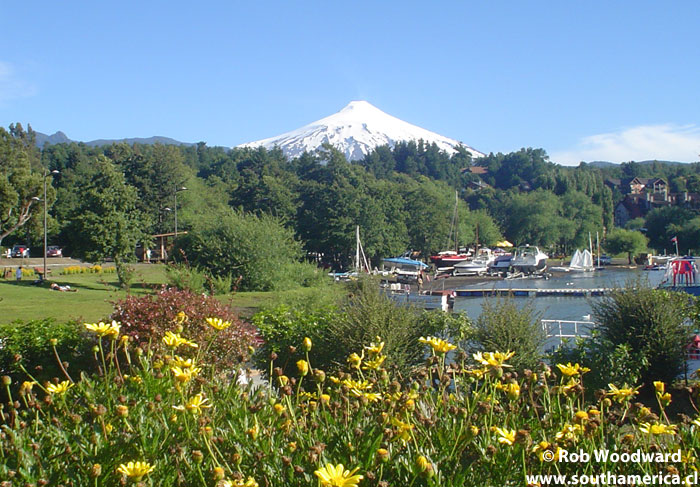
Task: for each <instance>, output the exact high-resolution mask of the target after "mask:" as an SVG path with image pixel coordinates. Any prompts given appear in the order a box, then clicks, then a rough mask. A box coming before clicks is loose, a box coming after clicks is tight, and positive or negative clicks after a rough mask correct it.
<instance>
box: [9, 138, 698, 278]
mask: <svg viewBox="0 0 700 487" xmlns="http://www.w3.org/2000/svg"><path fill="white" fill-rule="evenodd" d="M33 137H34V135H33V132H32V130H31V128H29V129H28V130H24V129H23V128H22V127H21V125H19V124H16V125H12V126H10V128H9V130H4V129H0V211H2V215H3V216H2V220H0V225H1V226H0V238H5V239H6V240H5V241H0V245H8V244H12V243H14V242H22V243H24V242H27V243H30V244H32V243H33V244H39V242H40V241H41V239H42V230H41V228H42V225H41V223H42V221H43V220H42V217H43V214H42V212H41V211H37V210H40V208H41V206H42V204H43V203H40V202H37V201H36V199H34V200H32V197H34V198H40V199H43V178H44V174H47V182H48V192H47V205H48V209H49V243H50V244H57V245H63V246H65V247H66V251H67V253H70V252H73V253H75V254H78V255H82V256H92V257H99V256H100V255H109V252H110V250H109V249H105V248H100V245H99V242H100V241H106V240H109V239H108V237H111V234H112V233H114V228H118V229H119V230H118V231H119V232H122V233H123V234H124V235H125V236H126V235H128V236H130V238H131V239H133V238H137V239H138V240H140V241H143V242H147V241H148V239H149V236H150V235H154V234H158V233H167V232H172V231H173V230H174V228H175V218H176V215H177V220H178V221H177V224H178V228H179V229H180V231H185V230H191V229H195V228H196V227H197V225H198V224H201V222H203V221H211V220H212V219H211V218H209V217H210V216H211V215H213V214H216V213H217V212H225V211H230V210H231V209H234V210H236V211H238V212H239V213H241V214H253V215H263V214H265V215H270V216H272V217H273V218H274V219H276V220H277V221H278V223H279V224H280V225H282V226H284V227H286V228H287V229H288V230H290V231H291V232H292V233H291V234H292V235H294V236H295V238H296V239H298V240H299V241H300V242H301V244H302V246H303V249H304V251H305V252H306V253H307V254H308V255H310V256H311V255H312V256H315V257H316V258H318V259H320V260H321V261H323V262H324V263H326V264H328V265H330V266H332V267H335V268H343V267H347V266H348V265H349V262H350V258H351V256H352V255H353V254H354V249H355V227H356V226H357V225H359V226H360V231H361V238H362V242H363V245H364V248H365V252H366V253H367V254H368V256H370V258H371V259H372V260H373V263H374V264H375V265H377V264H378V263H379V259H381V258H382V257H387V256H395V255H399V254H402V253H404V252H405V251H407V250H409V249H410V250H414V251H418V252H420V253H421V254H422V255H423V256H427V255H429V254H430V253H432V252H435V251H439V250H444V249H445V248H447V246H448V245H451V244H450V243H449V242H450V241H451V239H450V233H451V222H452V219H453V214H454V208H455V195H457V202H458V203H457V204H458V215H459V219H458V225H459V226H458V232H457V233H458V236H459V244H460V245H461V246H467V245H475V244H477V243H478V244H484V245H491V244H494V243H495V242H497V241H498V240H500V239H502V238H506V239H508V240H510V241H511V242H513V243H515V244H525V243H529V244H533V245H540V246H543V247H545V248H547V249H548V250H549V251H554V252H570V251H572V250H573V249H574V248H577V247H583V246H587V245H588V235H589V234H593V235H595V233H596V232H598V233H600V234H601V235H603V234H604V233H605V231H606V230H608V231H609V230H610V229H611V228H612V226H613V209H614V205H615V203H616V199H619V195H614V194H613V192H612V191H611V190H610V188H609V187H608V186H606V185H605V184H604V180H605V178H606V177H613V176H615V173H614V171H622V172H623V173H624V174H630V173H634V172H635V171H640V172H644V171H648V170H649V167H650V166H646V165H638V164H637V165H635V164H627V165H622V166H621V167H618V168H615V169H607V168H606V169H600V168H596V167H591V166H589V165H585V164H582V165H581V166H579V167H576V168H571V167H562V166H557V165H555V164H553V163H551V162H550V161H549V160H548V157H547V154H546V153H545V151H544V150H542V149H522V150H520V151H517V152H513V153H510V154H500V153H499V154H489V155H488V156H486V157H484V158H481V159H479V160H478V161H472V160H471V158H470V155H469V153H468V152H467V151H466V150H459V151H457V152H456V153H455V154H453V155H451V156H450V155H448V154H446V153H444V152H441V151H440V150H439V149H438V148H437V147H436V146H435V145H434V144H432V145H431V144H424V143H423V142H417V143H416V142H408V143H399V144H397V145H396V146H395V147H394V148H389V147H379V148H377V149H376V150H374V151H373V152H372V153H371V154H369V155H368V156H366V157H365V158H364V159H363V160H361V161H359V162H357V163H349V162H348V161H347V160H346V159H345V157H344V156H343V155H342V154H341V153H340V152H338V151H337V150H335V149H334V148H332V147H330V146H328V147H324V148H322V149H320V150H319V151H317V152H316V153H314V154H308V153H307V154H304V155H302V156H301V157H299V158H296V159H294V160H291V161H288V160H286V158H285V157H284V156H283V154H282V153H281V151H279V150H270V151H268V150H265V149H262V148H260V149H225V148H221V147H208V146H206V144H204V143H199V144H197V145H194V146H188V147H185V146H165V145H158V144H156V145H138V144H136V145H133V146H131V145H127V144H125V143H120V144H112V145H107V146H102V147H87V146H85V145H84V144H78V143H72V144H59V145H50V146H47V147H45V148H44V149H43V150H42V151H40V150H38V149H37V148H36V147H35V146H34V141H33ZM475 164H478V166H480V167H481V168H483V169H479V170H478V171H471V170H470V167H472V166H474V165H475ZM660 168H663V169H664V170H665V171H666V172H665V173H663V174H662V175H663V176H664V177H666V178H669V179H671V180H672V181H675V183H673V184H676V186H677V187H681V179H682V182H683V184H684V185H685V186H683V187H685V188H692V187H694V186H693V185H694V184H695V182H694V181H695V180H696V179H697V180H699V181H700V176H699V175H698V168H697V165H689V166H681V167H678V166H666V165H664V166H660ZM52 171H58V173H56V174H52V173H51V172H52ZM475 173H480V174H475ZM183 188H186V189H183ZM27 207H28V208H27ZM98 210H99V211H98ZM22 211H24V212H25V213H27V221H26V223H23V224H20V225H17V223H18V222H19V216H20V215H21V214H22ZM13 227H14V228H13ZM664 231H666V228H664ZM122 240H125V241H130V240H129V239H126V238H125V239H122ZM110 245H112V244H110ZM117 245H118V244H117ZM96 247H97V248H99V249H98V250H99V251H96V250H95V248H96ZM102 247H104V246H102ZM105 252H106V253H105Z"/></svg>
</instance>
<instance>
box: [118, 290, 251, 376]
mask: <svg viewBox="0 0 700 487" xmlns="http://www.w3.org/2000/svg"><path fill="white" fill-rule="evenodd" d="M180 312H183V313H185V315H186V316H187V319H186V320H185V321H184V322H183V323H182V324H179V320H178V319H177V318H178V313H180ZM207 318H221V319H222V320H224V321H229V322H230V323H231V326H229V327H228V328H226V329H225V330H221V331H218V330H215V329H214V328H213V327H211V326H210V325H209V324H208V323H207V322H206V319H207ZM110 319H112V320H116V321H119V322H121V324H122V328H121V331H122V333H124V334H125V335H129V336H131V337H132V339H133V340H134V342H136V343H138V344H140V345H141V346H142V347H149V346H150V347H151V348H152V349H154V350H160V349H162V348H163V346H164V344H163V341H162V338H163V336H164V335H165V332H166V331H173V332H176V331H178V329H179V328H180V327H182V336H183V337H184V338H187V339H188V340H192V341H195V342H197V343H198V344H199V346H200V353H202V355H201V358H202V359H203V360H205V361H206V362H207V363H208V364H211V365H214V366H217V367H228V366H231V365H233V364H235V363H239V362H241V361H244V360H247V358H248V355H249V353H248V347H249V346H250V345H255V344H256V342H257V334H256V330H255V328H254V327H253V326H251V325H250V324H248V323H245V322H243V321H241V320H240V319H238V316H237V315H236V313H235V312H234V311H233V310H232V309H231V308H230V307H229V306H227V305H225V304H223V303H222V302H220V301H218V300H217V299H215V298H213V297H210V296H206V295H204V294H195V293H192V292H190V291H181V290H178V289H175V288H165V287H164V288H163V289H161V290H160V291H159V292H158V293H156V294H154V295H148V296H138V297H137V296H128V297H127V298H125V299H122V300H120V301H117V302H116V303H114V312H113V313H112V315H111V316H110Z"/></svg>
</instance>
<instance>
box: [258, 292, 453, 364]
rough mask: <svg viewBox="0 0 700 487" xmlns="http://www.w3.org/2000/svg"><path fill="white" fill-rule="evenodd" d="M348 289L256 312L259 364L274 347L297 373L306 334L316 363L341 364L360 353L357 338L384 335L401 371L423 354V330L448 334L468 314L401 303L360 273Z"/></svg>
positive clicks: (364, 339) (390, 356) (365, 339)
mask: <svg viewBox="0 0 700 487" xmlns="http://www.w3.org/2000/svg"><path fill="white" fill-rule="evenodd" d="M349 291H350V292H349V294H347V295H345V296H344V297H342V298H340V299H339V300H338V301H337V302H336V303H335V304H332V305H328V304H327V305H325V306H323V307H316V308H315V307H313V306H308V303H307V305H298V306H289V305H281V306H277V307H275V308H272V309H268V310H263V311H261V312H259V313H257V314H256V315H255V316H254V317H253V324H255V325H256V326H257V328H258V329H259V330H260V333H261V337H262V338H263V340H264V345H263V346H262V348H261V350H260V353H259V354H257V358H256V360H257V364H258V366H259V367H261V368H262V369H263V370H265V369H264V364H266V363H267V360H269V357H270V353H271V352H275V353H276V354H277V355H278V356H279V359H278V361H277V364H278V365H280V366H282V367H283V369H284V371H285V373H287V374H288V375H296V371H295V369H294V364H295V363H296V361H297V360H299V359H301V358H303V357H304V353H303V351H302V350H300V349H296V350H293V351H290V348H289V347H290V346H292V347H295V346H296V345H297V344H299V343H301V341H302V340H303V338H304V337H305V336H308V337H309V338H311V339H312V341H313V342H314V348H313V349H312V351H311V354H310V357H311V359H312V362H313V363H314V364H316V366H318V367H321V368H323V369H327V370H337V369H338V368H339V367H341V366H342V365H343V364H345V362H346V360H347V358H348V356H349V355H350V354H352V353H358V354H361V353H362V349H361V348H358V345H357V344H358V343H371V342H374V341H376V337H380V338H381V340H382V341H383V342H385V348H384V353H385V354H386V356H387V359H386V365H387V366H394V367H396V368H398V369H399V371H400V372H401V374H402V375H406V374H408V373H409V371H410V370H411V368H412V367H414V366H416V365H417V364H419V363H421V362H422V361H423V359H424V357H425V355H424V350H423V348H422V347H417V346H416V343H417V342H418V338H420V337H421V336H428V335H439V334H444V333H445V332H446V330H448V329H450V328H451V329H461V328H462V327H463V326H464V321H465V320H466V317H464V316H463V315H456V316H454V317H450V316H448V315H446V314H440V313H436V312H432V311H431V312H426V311H422V310H419V309H416V308H410V307H404V306H398V305H396V304H394V302H392V301H391V300H389V298H388V297H387V296H386V295H384V294H383V293H382V292H381V290H380V289H379V286H378V285H377V282H376V281H375V280H374V279H371V278H366V279H360V280H359V281H357V282H355V283H350V284H349Z"/></svg>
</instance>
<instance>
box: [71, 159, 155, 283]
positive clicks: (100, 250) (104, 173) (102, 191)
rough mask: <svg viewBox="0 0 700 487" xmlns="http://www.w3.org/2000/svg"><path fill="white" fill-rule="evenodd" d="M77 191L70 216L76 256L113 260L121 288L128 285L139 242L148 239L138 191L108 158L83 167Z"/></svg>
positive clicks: (100, 260) (96, 259)
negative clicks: (75, 203) (76, 199)
mask: <svg viewBox="0 0 700 487" xmlns="http://www.w3.org/2000/svg"><path fill="white" fill-rule="evenodd" d="M84 171H85V172H84V174H82V175H81V176H82V177H81V178H80V180H79V181H80V183H79V185H78V188H77V189H78V190H79V192H80V200H79V201H78V204H77V206H76V207H75V208H74V213H73V214H72V215H71V217H72V218H71V224H70V230H71V233H72V234H74V235H76V236H79V237H78V238H76V239H75V240H74V242H73V244H74V246H73V251H74V255H77V256H81V257H84V258H86V259H88V260H91V261H93V262H103V261H105V260H107V259H108V258H111V259H113V260H114V263H115V265H116V268H117V277H118V278H119V283H120V285H121V286H122V287H125V288H128V287H129V281H130V268H129V266H128V263H129V262H131V261H133V260H134V259H135V248H136V244H137V243H138V242H140V241H143V240H144V239H147V238H148V237H147V233H146V232H145V231H144V229H145V223H144V218H143V215H142V213H141V212H140V211H139V210H138V208H137V205H138V192H137V191H136V188H134V187H133V186H129V185H128V184H127V183H126V181H125V179H124V175H123V174H122V173H121V172H120V171H119V170H118V169H117V167H116V166H115V165H114V164H113V163H112V162H110V161H109V160H108V159H107V158H106V157H104V156H100V157H98V158H97V159H96V160H95V161H94V162H93V163H92V165H90V166H89V167H84Z"/></svg>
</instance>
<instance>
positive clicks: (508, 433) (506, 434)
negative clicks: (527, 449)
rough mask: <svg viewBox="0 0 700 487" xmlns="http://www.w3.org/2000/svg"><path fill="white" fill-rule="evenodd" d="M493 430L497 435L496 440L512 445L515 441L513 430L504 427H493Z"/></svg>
mask: <svg viewBox="0 0 700 487" xmlns="http://www.w3.org/2000/svg"><path fill="white" fill-rule="evenodd" d="M494 432H495V433H496V434H497V435H498V442H499V443H501V444H503V445H509V446H510V445H512V444H513V443H515V430H508V429H505V428H494Z"/></svg>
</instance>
